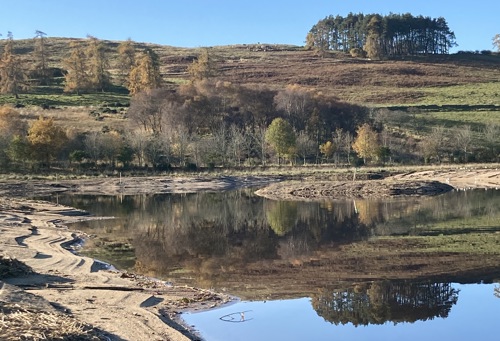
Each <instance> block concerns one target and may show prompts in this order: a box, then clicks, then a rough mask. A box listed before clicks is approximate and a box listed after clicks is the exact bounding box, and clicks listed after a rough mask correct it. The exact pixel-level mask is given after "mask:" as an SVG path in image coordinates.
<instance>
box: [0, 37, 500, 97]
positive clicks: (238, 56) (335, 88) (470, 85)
mask: <svg viewBox="0 0 500 341" xmlns="http://www.w3.org/2000/svg"><path fill="white" fill-rule="evenodd" d="M70 40H74V39H70V38H47V52H48V55H49V64H50V66H51V67H56V68H61V67H62V63H61V60H62V59H63V58H64V57H65V56H67V54H68V53H69V48H68V43H69V41H70ZM104 43H105V44H106V47H107V53H108V56H109V58H110V61H111V72H112V73H113V72H114V71H116V70H115V68H116V61H117V56H118V55H117V52H116V48H117V46H118V45H119V42H116V41H104ZM1 45H2V42H0V46H1ZM146 46H147V47H150V48H152V49H153V50H154V51H155V52H156V53H157V54H158V55H159V56H160V60H161V72H162V75H163V77H164V80H165V81H166V83H167V84H168V85H169V86H172V87H175V86H176V85H177V84H180V83H183V82H186V81H187V78H188V75H187V72H186V70H187V67H188V65H190V63H192V61H193V60H194V59H195V58H196V57H197V55H198V54H199V49H191V48H178V47H171V46H162V45H154V44H145V43H135V47H136V49H137V50H141V49H143V48H145V47H146ZM33 50H34V42H33V41H32V40H16V41H15V51H16V52H17V53H20V54H23V56H24V57H25V58H26V59H27V60H30V59H31V58H33V57H32V55H30V53H31V52H33ZM209 51H210V55H211V57H213V58H215V60H216V63H217V68H218V77H219V78H220V79H221V80H224V81H230V82H232V83H236V84H248V85H257V86H262V85H264V86H267V87H270V88H273V89H281V88H283V87H285V86H286V85H288V84H300V85H302V86H304V87H308V88H314V89H316V90H320V91H322V92H323V93H325V94H328V95H334V96H336V97H337V98H338V99H339V100H341V101H346V102H350V103H356V104H362V105H374V106H394V105H396V106H398V105H402V106H407V105H412V106H414V105H500V96H498V93H499V90H498V89H499V88H500V55H498V54H489V55H483V54H473V53H464V54H454V55H436V56H422V57H415V58H411V59H409V58H407V59H404V60H388V61H371V60H368V59H361V58H353V57H351V56H349V55H348V54H344V53H334V52H332V53H330V54H327V55H325V56H318V54H317V53H315V52H313V51H306V50H304V49H303V48H302V47H298V46H287V45H267V44H259V45H232V46H216V47H210V48H209ZM52 92H54V89H52Z"/></svg>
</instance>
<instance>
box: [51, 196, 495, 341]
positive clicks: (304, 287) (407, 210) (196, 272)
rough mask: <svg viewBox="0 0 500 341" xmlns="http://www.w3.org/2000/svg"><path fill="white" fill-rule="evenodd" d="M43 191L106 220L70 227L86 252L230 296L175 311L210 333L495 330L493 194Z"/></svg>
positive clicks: (225, 336)
mask: <svg viewBox="0 0 500 341" xmlns="http://www.w3.org/2000/svg"><path fill="white" fill-rule="evenodd" d="M53 200H54V201H56V200H57V201H58V202H59V203H61V204H65V205H69V206H73V207H76V208H80V209H85V210H87V211H89V212H91V214H93V215H97V216H113V217H115V218H114V219H107V220H98V221H90V222H85V223H81V224H79V225H78V226H77V227H76V228H78V229H80V230H83V231H85V232H86V233H88V234H91V235H94V236H95V238H92V239H91V240H89V242H88V245H86V246H85V248H84V250H85V252H86V253H87V254H88V255H90V256H93V257H95V258H98V259H101V260H103V261H106V262H109V263H111V264H114V265H115V266H117V267H118V268H120V269H123V270H131V271H135V272H138V273H142V274H145V275H149V276H154V277H157V278H161V279H164V280H167V281H172V282H174V283H175V284H180V285H182V284H186V285H191V286H197V287H202V288H210V289H213V290H215V291H220V292H226V293H229V294H232V295H235V296H238V297H240V298H241V301H239V302H238V303H235V304H231V305H228V306H225V307H223V308H219V309H215V310H210V311H207V312H202V313H189V314H184V319H185V321H186V323H187V324H189V325H193V326H194V328H195V329H196V330H197V331H198V332H199V333H200V335H201V336H202V337H203V338H205V339H206V340H209V341H212V340H278V339H282V340H326V339H340V340H368V339H369V340H400V339H405V340H416V339H422V338H428V339H432V340H434V339H436V340H437V339H440V340H470V339H481V338H486V336H488V335H498V332H499V330H498V325H497V324H496V323H495V322H496V319H497V318H498V314H499V313H500V298H498V297H497V296H498V295H499V294H500V289H499V288H500V286H499V285H498V284H496V283H497V281H498V280H500V263H499V262H498V260H499V259H500V258H499V254H500V237H499V235H500V210H499V207H500V191H494V190H489V191H485V190H473V191H453V192H450V193H447V194H443V195H439V196H435V197H411V198H391V199H384V200H382V199H376V200H367V199H359V200H358V199H356V200H352V199H350V200H344V201H322V202H290V201H273V200H268V199H264V198H261V197H258V196H256V195H254V194H253V190H252V189H241V190H233V191H226V192H215V193H214V192H200V193H183V194H163V195H138V196H94V195H63V196H61V195H59V196H57V197H55V198H53ZM464 254H465V255H466V256H465V257H464ZM469 254H470V255H469Z"/></svg>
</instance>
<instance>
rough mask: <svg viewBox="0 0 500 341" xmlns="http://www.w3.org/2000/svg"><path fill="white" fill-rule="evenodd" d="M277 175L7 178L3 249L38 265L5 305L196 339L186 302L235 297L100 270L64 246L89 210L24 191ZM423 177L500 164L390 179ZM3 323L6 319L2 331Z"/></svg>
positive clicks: (139, 188)
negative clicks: (181, 320) (184, 321)
mask: <svg viewBox="0 0 500 341" xmlns="http://www.w3.org/2000/svg"><path fill="white" fill-rule="evenodd" d="M278 180H280V178H279V177H245V178H237V177H222V178H216V179H202V178H200V179H195V178H192V179H167V178H123V179H107V178H106V179H88V180H75V181H69V180H68V181H52V182H49V181H30V182H20V181H4V182H0V255H3V256H4V257H5V256H8V257H11V258H15V259H17V260H19V261H22V262H24V263H26V264H27V265H28V266H29V267H31V268H32V269H33V271H34V272H33V273H32V274H26V275H22V276H15V277H12V278H6V279H4V281H5V282H8V283H9V284H12V285H16V286H17V287H11V286H8V285H5V284H0V308H1V306H2V304H7V303H9V304H12V303H16V302H18V303H19V305H21V306H29V307H32V308H33V309H39V310H40V311H47V310H49V309H54V307H55V308H57V309H56V310H58V311H59V312H61V311H62V312H63V313H65V314H70V315H71V316H74V317H75V319H77V320H78V321H82V322H84V323H87V324H90V325H92V326H95V327H96V328H98V330H100V331H102V335H103V338H102V339H103V340H106V339H109V340H137V341H140V340H174V341H176V340H195V339H197V337H196V336H195V335H193V334H191V333H190V332H189V331H188V330H186V329H185V328H183V327H182V326H181V325H179V324H178V320H177V317H178V314H177V313H178V312H179V311H181V310H183V309H207V308H211V307H215V306H218V305H220V304H224V303H226V302H228V301H230V300H231V298H230V297H229V296H227V295H221V294H218V293H214V292H210V291H206V290H202V289H196V288H190V287H176V286H172V285H170V284H168V283H165V282H162V281H157V280H152V279H148V278H144V277H141V276H135V275H131V274H124V273H121V272H117V271H111V270H104V269H102V268H101V269H100V270H99V271H97V270H98V269H99V267H98V266H97V264H96V262H95V261H94V260H93V259H90V258H86V257H81V256H78V255H75V254H74V253H72V252H71V251H69V250H67V248H66V247H65V246H67V244H69V243H70V242H72V241H74V240H75V238H78V237H79V236H78V235H77V233H75V232H73V231H71V230H69V229H68V228H67V227H66V224H67V223H70V222H74V221H78V220H81V219H89V218H88V217H85V216H82V215H81V212H78V211H77V210H74V209H72V208H69V207H63V206H59V205H55V204H51V203H47V202H41V201H30V200H26V199H23V197H26V196H28V195H42V194H47V193H53V192H57V191H65V192H74V193H101V194H118V193H122V194H136V193H172V192H183V191H207V190H212V191H216V190H227V189H232V188H238V187H244V186H265V185H267V184H269V183H272V182H276V181H278ZM417 180H418V181H420V180H422V181H440V182H443V183H446V184H449V185H451V186H453V187H454V188H473V187H474V188H500V170H499V168H498V166H497V167H489V168H484V167H483V168H480V169H470V168H469V169H468V168H463V169H434V170H428V171H419V172H408V173H404V174H400V175H396V176H392V177H390V178H388V179H386V181H391V182H405V181H417ZM279 186H286V183H280V184H279ZM0 280H2V279H1V278H0ZM19 287H20V288H23V289H25V290H19ZM31 294H34V295H31ZM49 302H50V304H49ZM0 319H1V318H0ZM1 328H2V327H1V325H0V334H1V330H2V329H1ZM13 340H14V339H13Z"/></svg>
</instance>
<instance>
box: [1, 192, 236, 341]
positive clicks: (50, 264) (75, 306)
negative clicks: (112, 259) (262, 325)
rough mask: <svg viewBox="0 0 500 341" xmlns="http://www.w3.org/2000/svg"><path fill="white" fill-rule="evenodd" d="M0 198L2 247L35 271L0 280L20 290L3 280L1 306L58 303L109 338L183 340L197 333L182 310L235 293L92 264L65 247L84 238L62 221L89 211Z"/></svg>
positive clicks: (209, 305) (223, 300) (73, 219)
mask: <svg viewBox="0 0 500 341" xmlns="http://www.w3.org/2000/svg"><path fill="white" fill-rule="evenodd" d="M0 204H1V206H2V209H1V213H0V230H1V235H2V240H1V241H0V251H2V252H1V253H2V254H3V255H4V256H8V257H9V258H11V259H16V260H18V261H20V262H23V263H24V264H26V265H27V266H29V267H30V268H31V269H32V270H33V272H31V271H29V272H28V273H25V274H22V275H18V276H14V277H10V278H5V279H3V280H1V281H3V282H4V283H7V284H9V285H14V286H16V287H18V288H21V289H23V290H21V291H17V292H16V293H15V294H13V293H12V289H8V288H7V287H6V286H2V287H3V288H2V289H0V306H1V305H6V304H9V303H12V302H16V301H25V304H27V305H28V306H29V307H30V309H34V310H38V309H42V310H45V311H46V310H47V309H48V308H47V307H50V306H57V307H59V310H61V309H62V313H64V314H65V315H70V316H73V317H75V318H76V320H77V321H81V322H83V323H85V324H88V325H91V326H93V327H95V328H97V329H98V330H100V331H102V335H103V336H104V337H107V338H109V339H110V340H138V341H140V340H164V339H168V340H174V341H182V340H199V339H200V338H199V336H197V335H195V333H194V331H193V330H192V329H191V328H189V326H187V325H185V324H184V323H183V320H182V317H181V316H180V314H181V313H182V312H184V311H201V310H204V309H210V308H215V307H217V306H220V305H223V304H227V303H229V302H232V301H234V300H235V297H232V296H230V295H226V294H220V293H215V292H212V291H210V290H205V289H199V288H193V287H187V286H182V287H181V286H179V287H178V286H175V285H172V284H170V283H167V282H165V281H162V280H159V279H154V278H150V277H147V276H142V275H138V274H134V273H128V272H125V271H119V270H112V269H110V270H102V269H99V270H97V269H95V268H94V266H95V264H96V260H94V259H91V258H88V257H84V256H79V255H77V254H75V253H74V252H73V251H69V250H68V249H67V248H66V247H65V244H71V243H73V242H74V241H75V240H76V239H77V238H80V237H82V236H81V235H80V234H79V233H78V232H77V231H74V230H72V229H70V228H68V227H67V226H66V224H69V223H72V222H77V221H81V220H82V219H83V220H90V219H93V218H94V217H88V216H84V217H82V216H79V215H76V213H78V212H79V211H78V210H74V209H72V208H69V207H64V206H61V205H57V204H52V203H48V202H40V201H30V200H24V199H21V200H19V199H7V203H6V200H5V199H4V200H2V201H0ZM8 212H9V213H8ZM80 212H81V211H80ZM68 214H69V215H68ZM95 218H97V219H99V217H95ZM99 262H100V261H99ZM111 265H112V264H111ZM99 268H100V267H99ZM31 294H34V295H35V296H33V295H31ZM33 297H37V299H36V301H37V302H36V303H33V302H35V299H34V298H33ZM9 301H10V302H9ZM41 302H43V304H42V303H41ZM49 302H52V304H49ZM56 310H57V309H56ZM59 312H61V311H59Z"/></svg>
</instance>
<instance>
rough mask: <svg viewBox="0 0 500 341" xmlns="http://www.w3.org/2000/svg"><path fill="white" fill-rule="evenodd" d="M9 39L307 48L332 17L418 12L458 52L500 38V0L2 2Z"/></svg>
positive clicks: (1, 24)
mask: <svg viewBox="0 0 500 341" xmlns="http://www.w3.org/2000/svg"><path fill="white" fill-rule="evenodd" d="M0 4H1V7H0V8H1V10H2V12H3V13H4V15H3V16H2V18H1V19H0V33H1V34H2V35H3V38H5V36H6V35H7V32H8V31H11V32H12V33H13V34H14V39H21V38H31V37H33V36H34V32H35V30H41V31H43V32H45V33H47V35H48V36H50V37H75V38H84V37H86V36H87V34H90V35H93V36H96V37H97V38H100V39H109V40H125V39H127V38H131V39H132V40H135V41H138V42H151V43H157V44H163V45H172V46H181V47H201V46H214V45H230V44H250V43H258V42H260V43H270V44H274V43H283V44H294V45H303V44H304V40H305V36H306V34H307V32H308V31H309V30H310V29H311V27H312V25H314V24H315V23H317V22H318V20H320V19H323V18H324V17H326V16H327V15H330V14H332V15H337V14H339V15H343V16H345V15H347V14H348V13H349V12H354V13H359V12H361V13H365V14H368V13H379V14H388V13H390V12H393V13H407V12H409V13H411V14H413V15H424V16H430V17H432V18H437V17H440V16H442V17H444V18H445V19H446V20H447V22H448V25H449V26H450V28H451V30H452V31H454V32H455V34H456V37H457V43H458V44H459V47H457V48H455V49H454V50H453V51H458V50H490V49H492V48H493V47H492V38H493V36H494V35H495V34H497V33H500V24H499V23H500V20H499V19H498V17H499V15H500V1H498V0H476V1H465V0H434V1H430V0H420V1H416V0H411V1H410V0H330V1H327V0H303V1H299V0H242V1H239V0H189V1H184V0H163V1H162V0H135V1H132V0H80V1H74V0H0Z"/></svg>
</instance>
